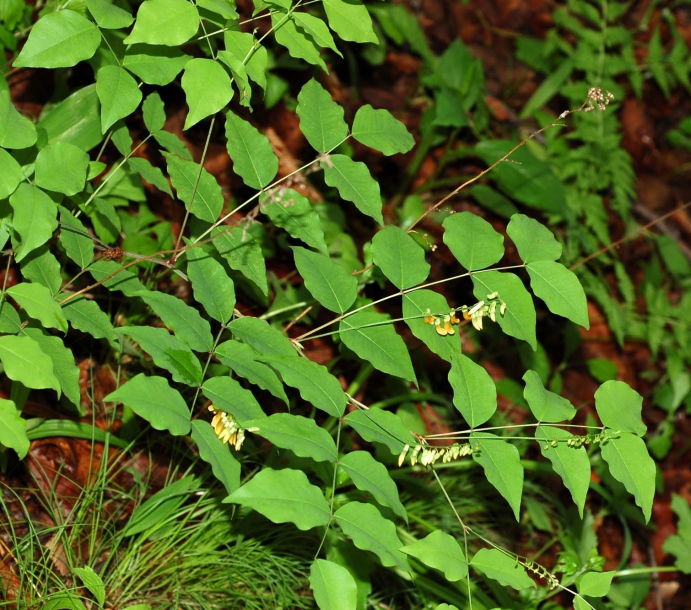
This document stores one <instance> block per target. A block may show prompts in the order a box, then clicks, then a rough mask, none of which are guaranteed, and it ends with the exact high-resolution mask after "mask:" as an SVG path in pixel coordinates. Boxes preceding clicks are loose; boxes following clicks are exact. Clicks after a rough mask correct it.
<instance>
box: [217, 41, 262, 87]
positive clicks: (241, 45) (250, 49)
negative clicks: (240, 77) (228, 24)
mask: <svg viewBox="0 0 691 610" xmlns="http://www.w3.org/2000/svg"><path fill="white" fill-rule="evenodd" d="M223 41H224V42H225V47H226V51H228V52H229V53H231V54H232V55H233V56H234V57H235V58H236V59H238V60H240V61H241V62H242V63H244V64H245V69H246V70H247V76H249V77H250V78H251V79H252V80H253V81H254V82H255V83H257V84H258V85H259V86H260V87H261V88H262V89H264V90H265V89H266V65H267V62H268V55H267V52H266V49H265V48H264V47H263V46H262V45H260V44H257V41H256V40H255V38H254V36H252V34H249V33H246V32H237V31H234V30H226V31H225V32H223Z"/></svg>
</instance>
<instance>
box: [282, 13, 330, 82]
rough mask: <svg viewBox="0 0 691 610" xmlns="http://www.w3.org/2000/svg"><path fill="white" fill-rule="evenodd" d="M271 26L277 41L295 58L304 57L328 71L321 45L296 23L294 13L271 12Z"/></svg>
mask: <svg viewBox="0 0 691 610" xmlns="http://www.w3.org/2000/svg"><path fill="white" fill-rule="evenodd" d="M271 27H272V29H273V31H274V36H275V38H276V42H277V43H278V44H280V45H281V46H283V47H285V48H286V49H288V53H289V54H290V56H291V57H295V59H304V60H305V61H306V62H307V63H310V64H312V65H313V66H320V67H321V68H323V69H324V70H325V71H326V72H328V70H327V68H326V64H325V63H324V60H322V58H321V55H320V54H319V46H318V45H317V43H316V42H315V41H314V39H313V38H312V36H311V35H309V34H308V33H307V32H306V31H305V30H303V29H302V28H298V27H297V26H296V25H295V21H294V18H293V17H292V15H288V14H287V13H283V12H281V11H276V12H274V13H272V14H271Z"/></svg>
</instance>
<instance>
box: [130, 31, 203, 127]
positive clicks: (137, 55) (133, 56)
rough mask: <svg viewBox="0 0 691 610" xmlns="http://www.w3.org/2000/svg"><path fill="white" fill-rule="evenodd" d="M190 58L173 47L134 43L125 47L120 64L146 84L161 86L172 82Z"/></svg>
mask: <svg viewBox="0 0 691 610" xmlns="http://www.w3.org/2000/svg"><path fill="white" fill-rule="evenodd" d="M190 59H192V58H191V57H190V56H189V55H185V54H184V53H183V52H182V51H180V49H178V48H175V47H154V46H149V45H145V44H136V45H131V46H129V47H127V51H126V52H125V58H124V59H123V60H122V65H123V67H125V68H127V69H128V70H129V71H130V72H132V74H135V75H136V76H138V77H139V78H141V79H142V81H143V82H145V83H147V84H148V85H160V86H161V87H162V86H164V85H168V84H170V83H172V82H173V81H174V80H175V78H176V77H177V75H178V74H180V72H182V69H183V68H184V67H185V64H186V63H187V62H188V61H190ZM165 133H168V132H165ZM171 135H172V134H171Z"/></svg>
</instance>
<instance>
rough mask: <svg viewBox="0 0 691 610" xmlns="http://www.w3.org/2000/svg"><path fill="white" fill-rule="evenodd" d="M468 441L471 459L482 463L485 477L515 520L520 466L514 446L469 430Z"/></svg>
mask: <svg viewBox="0 0 691 610" xmlns="http://www.w3.org/2000/svg"><path fill="white" fill-rule="evenodd" d="M470 443H471V445H472V447H473V459H474V460H475V461H476V462H477V463H478V464H480V466H482V468H483V470H484V471H485V476H486V477H487V480H488V481H489V482H490V483H491V484H492V485H493V486H494V487H495V488H496V490H497V491H498V492H499V493H500V494H501V495H502V496H503V497H504V499H505V500H506V501H507V502H508V503H509V506H511V510H513V514H514V517H516V521H518V520H519V516H520V510H521V495H522V494H523V466H521V457H520V455H519V453H518V449H516V447H515V446H514V445H512V444H511V443H509V442H507V441H505V440H504V439H502V438H500V437H498V436H496V435H494V434H490V433H489V432H473V433H472V434H471V435H470Z"/></svg>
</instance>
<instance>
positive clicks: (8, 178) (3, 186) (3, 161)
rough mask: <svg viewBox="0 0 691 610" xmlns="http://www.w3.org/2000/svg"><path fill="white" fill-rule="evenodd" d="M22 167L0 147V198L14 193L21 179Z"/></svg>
mask: <svg viewBox="0 0 691 610" xmlns="http://www.w3.org/2000/svg"><path fill="white" fill-rule="evenodd" d="M22 178H23V175H22V168H21V166H20V165H19V163H17V161H15V159H14V157H13V156H12V155H11V154H10V153H8V152H7V151H6V150H4V149H2V148H0V199H5V198H6V197H9V196H10V195H11V194H12V193H14V191H15V189H16V188H17V187H18V186H19V183H20V182H21V181H22Z"/></svg>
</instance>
